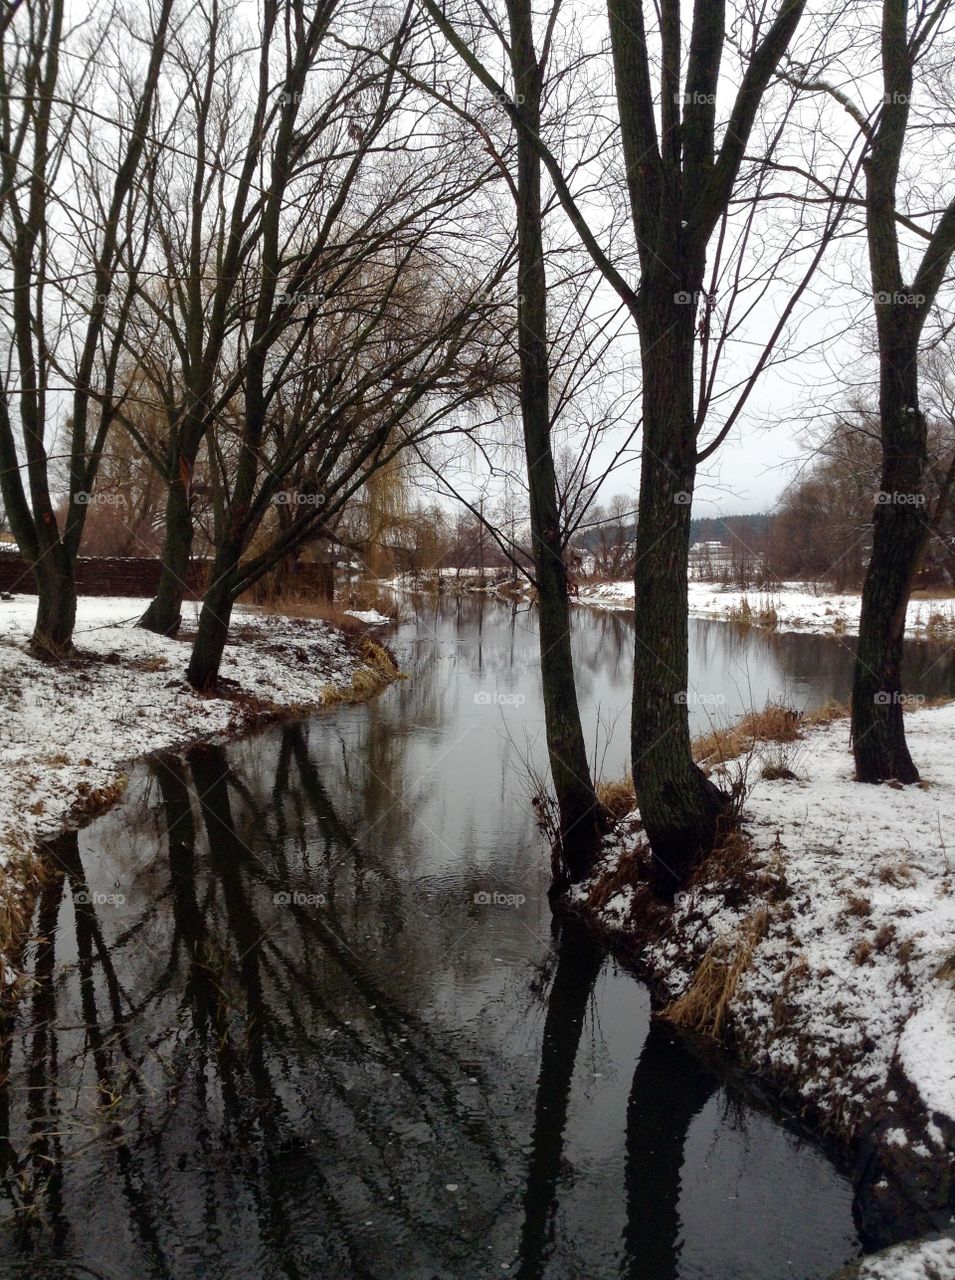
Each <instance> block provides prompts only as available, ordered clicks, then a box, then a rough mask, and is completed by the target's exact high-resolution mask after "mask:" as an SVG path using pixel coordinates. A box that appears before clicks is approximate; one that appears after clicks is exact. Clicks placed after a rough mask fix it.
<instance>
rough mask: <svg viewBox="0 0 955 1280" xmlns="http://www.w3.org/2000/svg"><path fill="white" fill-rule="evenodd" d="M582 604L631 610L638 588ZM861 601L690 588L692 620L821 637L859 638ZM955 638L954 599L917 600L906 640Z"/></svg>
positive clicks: (819, 592) (604, 586)
mask: <svg viewBox="0 0 955 1280" xmlns="http://www.w3.org/2000/svg"><path fill="white" fill-rule="evenodd" d="M577 600H578V603H579V604H586V605H590V606H591V607H592V608H598V609H632V608H633V582H632V581H630V582H626V581H624V582H601V583H589V584H584V585H582V586H581V588H580V594H579V596H578V597H577ZM860 603H861V598H860V596H859V595H857V594H856V595H850V594H840V593H839V592H834V591H825V590H823V589H822V588H814V587H813V586H812V585H811V584H808V583H804V582H784V583H783V584H782V585H781V586H780V587H779V588H778V589H776V590H770V589H766V590H741V589H740V588H738V587H723V586H720V585H719V584H717V583H713V582H691V583H690V584H689V605H690V616H691V617H694V618H715V619H718V620H720V621H724V622H744V623H748V624H749V625H751V626H759V627H768V628H772V629H775V630H780V631H812V632H816V633H817V634H820V635H846V634H852V635H854V634H855V633H856V632H857V631H858V629H859V608H860ZM953 633H955V596H953V597H950V598H944V597H940V598H934V597H932V598H922V597H919V596H918V595H915V596H913V598H912V600H911V601H910V602H909V608H908V613H907V615H906V621H905V634H906V635H908V636H914V637H919V638H922V639H942V638H944V637H946V636H950V635H952V634H953Z"/></svg>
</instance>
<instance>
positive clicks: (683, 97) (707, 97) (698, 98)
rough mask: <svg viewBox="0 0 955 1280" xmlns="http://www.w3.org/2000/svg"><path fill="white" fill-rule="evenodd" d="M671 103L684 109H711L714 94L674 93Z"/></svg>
mask: <svg viewBox="0 0 955 1280" xmlns="http://www.w3.org/2000/svg"><path fill="white" fill-rule="evenodd" d="M673 101H674V102H675V103H677V104H678V105H679V104H680V103H682V104H683V106H685V107H712V105H713V104H714V102H715V101H716V94H715V93H675V94H674V95H673Z"/></svg>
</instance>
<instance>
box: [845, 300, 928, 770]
mask: <svg viewBox="0 0 955 1280" xmlns="http://www.w3.org/2000/svg"><path fill="white" fill-rule="evenodd" d="M905 305H906V304H905V303H901V304H897V309H898V307H904V306H905ZM906 327H909V328H912V327H913V326H912V325H911V324H907V321H906V317H905V314H904V313H903V314H902V315H901V316H900V317H899V318H897V319H895V322H894V323H893V320H892V319H891V318H887V319H886V320H885V321H884V322H883V325H882V332H883V335H885V337H886V338H887V337H888V335H889V334H891V333H892V332H893V330H894V332H895V340H894V341H891V340H889V341H885V344H884V348H883V351H882V355H881V362H880V394H879V414H880V420H881V430H882V480H881V484H882V488H881V491H880V492H879V494H878V495H876V506H875V516H874V519H873V531H872V555H871V558H870V560H869V566H868V569H867V570H866V575H865V582H864V584H863V587H862V611H861V615H860V618H859V644H858V648H857V650H856V661H855V669H854V674H853V682H852V751H853V755H854V757H855V765H856V777H857V778H858V780H859V781H860V782H884V781H885V780H887V779H890V778H892V779H896V780H897V781H899V782H905V783H909V782H918V780H919V772H918V769H917V768H916V767H915V764H914V763H913V760H912V757H911V755H910V754H909V749H908V746H907V745H906V741H905V725H904V723H903V716H902V713H903V705H904V698H903V695H902V648H903V642H904V636H905V614H906V610H907V608H908V602H909V595H910V594H911V590H912V581H913V579H914V577H915V574H916V572H917V570H918V566H919V562H920V560H921V557H922V553H923V551H924V548H925V544H926V541H927V539H928V517H927V514H926V510H925V497H924V493H923V490H922V483H923V477H924V474H925V468H926V466H927V440H926V426H925V418H924V415H923V414H922V413H921V411H920V409H919V402H918V339H917V336H908V337H907V336H906V334H905V328H906ZM899 330H901V331H902V332H901V333H899Z"/></svg>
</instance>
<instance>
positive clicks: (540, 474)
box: [508, 0, 603, 881]
mask: <svg viewBox="0 0 955 1280" xmlns="http://www.w3.org/2000/svg"><path fill="white" fill-rule="evenodd" d="M508 12H509V15H510V25H511V64H512V69H513V75H514V85H515V92H516V94H517V100H518V102H519V103H520V106H521V111H522V113H523V115H524V118H525V120H526V121H527V124H528V127H529V128H530V129H531V130H533V132H534V133H535V134H536V133H537V132H538V131H539V129H540V101H541V93H542V88H543V83H542V74H541V69H540V66H539V64H538V60H537V55H536V53H535V50H534V43H533V19H532V13H531V8H530V4H529V3H528V0H510V2H509V4H508ZM517 154H518V165H517V234H518V290H519V298H518V304H519V305H518V325H519V354H520V365H521V387H520V399H521V419H522V422H523V427H524V451H525V456H526V459H527V482H528V496H529V504H530V517H531V540H532V550H533V556H534V571H535V581H536V586H537V614H538V628H539V639H540V655H541V686H542V691H543V700H544V724H545V734H546V738H547V753H548V757H549V760H550V768H551V777H552V780H553V784H554V794H555V796H556V799H557V807H558V811H559V815H560V822H559V825H560V850H559V854H560V858H561V861H562V863H563V867H564V869H565V870H566V873H567V875H568V877H569V878H570V880H571V881H578V880H583V879H584V878H585V877H586V876H587V875H588V874H589V872H590V870H591V868H592V866H593V863H594V858H595V857H596V853H597V847H598V844H599V840H600V834H601V829H602V816H603V815H602V809H601V806H600V802H599V801H598V799H597V795H596V792H595V790H594V785H593V781H592V779H591V775H590V765H589V763H588V761H587V746H586V743H585V741H584V733H583V728H582V726H581V723H580V708H579V706H578V702H577V686H576V683H575V680H574V661H573V653H572V651H571V643H570V634H571V624H570V609H571V605H570V594H569V591H568V586H567V568H566V565H565V563H564V555H563V553H564V531H563V529H562V527H561V519H560V510H559V506H558V500H557V478H556V473H555V469H554V457H553V451H552V447H551V415H550V361H549V356H548V350H547V276H546V270H545V266H544V239H543V226H542V213H541V161H540V157H539V155H538V153H537V151H536V149H535V147H534V146H533V144H532V143H531V142H530V141H529V140H528V138H527V137H526V135H525V134H524V133H523V132H519V133H518V143H517Z"/></svg>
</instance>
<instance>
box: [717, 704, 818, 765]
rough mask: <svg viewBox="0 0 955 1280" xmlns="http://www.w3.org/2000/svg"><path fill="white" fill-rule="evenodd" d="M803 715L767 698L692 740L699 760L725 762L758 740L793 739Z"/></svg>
mask: <svg viewBox="0 0 955 1280" xmlns="http://www.w3.org/2000/svg"><path fill="white" fill-rule="evenodd" d="M802 722H803V721H802V716H801V715H800V713H799V712H798V711H795V710H793V708H792V707H787V706H784V705H783V704H782V703H780V702H767V704H766V706H765V707H764V708H763V710H762V711H750V712H748V713H747V714H746V715H745V716H743V718H742V719H741V720H738V721H737V722H736V723H735V724H732V725H730V726H729V727H728V728H726V729H711V730H710V732H709V733H705V734H702V735H701V736H700V737H699V738H696V739H695V740H694V742H693V758H694V760H696V762H697V764H700V765H710V766H713V765H715V764H725V762H726V761H727V760H734V759H735V758H736V757H737V756H742V755H745V754H746V753H747V752H748V751H751V750H752V749H753V747H754V746H755V744H756V743H758V742H794V741H795V740H796V739H797V738H799V737H801V724H802Z"/></svg>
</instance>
